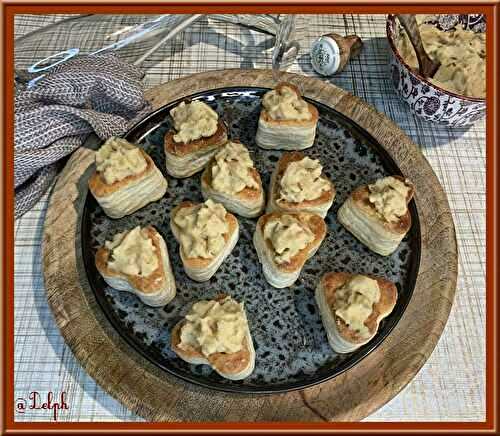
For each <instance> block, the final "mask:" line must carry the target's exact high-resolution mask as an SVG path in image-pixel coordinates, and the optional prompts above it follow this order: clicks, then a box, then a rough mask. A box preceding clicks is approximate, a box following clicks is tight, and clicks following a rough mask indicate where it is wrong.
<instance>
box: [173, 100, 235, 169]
mask: <svg viewBox="0 0 500 436" xmlns="http://www.w3.org/2000/svg"><path fill="white" fill-rule="evenodd" d="M170 116H171V117H172V120H173V122H174V129H172V130H169V131H168V132H167V134H166V135H165V138H164V150H165V164H166V167H167V172H168V174H170V175H171V176H173V177H178V178H183V177H189V176H191V175H193V174H195V173H197V172H198V171H201V170H202V169H203V168H204V167H205V165H206V164H207V162H208V161H209V160H210V159H211V158H212V157H213V156H214V154H215V153H216V152H217V150H218V149H219V148H220V147H222V146H223V145H224V144H225V143H226V142H227V129H226V126H225V124H224V122H223V121H222V120H221V119H220V118H219V115H218V114H217V112H215V111H214V110H213V109H212V108H211V107H210V106H208V105H207V104H206V103H204V102H202V101H193V102H185V101H183V102H182V103H180V104H179V105H178V106H176V107H175V108H173V109H172V110H171V111H170Z"/></svg>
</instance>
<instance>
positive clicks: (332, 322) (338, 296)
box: [315, 272, 398, 353]
mask: <svg viewBox="0 0 500 436" xmlns="http://www.w3.org/2000/svg"><path fill="white" fill-rule="evenodd" d="M315 298H316V303H317V305H318V307H319V310H320V314H321V320H322V321H323V326H324V327H325V330H326V334H327V337H328V343H329V344H330V346H331V347H332V349H333V350H334V351H335V352H337V353H350V352H352V351H354V350H356V349H358V348H359V347H361V346H362V345H364V344H366V343H368V342H369V341H371V340H372V339H373V337H374V336H375V335H376V334H377V330H378V326H379V324H380V321H382V319H384V318H385V317H386V316H388V315H389V314H390V313H391V312H392V310H393V309H394V306H395V305H396V301H397V298H398V292H397V288H396V285H394V283H392V282H391V281H389V280H386V279H383V278H380V277H374V276H364V275H359V274H349V273H345V272H337V273H335V272H329V273H326V274H325V275H324V276H323V277H322V278H321V280H320V282H319V284H318V286H317V288H316V292H315Z"/></svg>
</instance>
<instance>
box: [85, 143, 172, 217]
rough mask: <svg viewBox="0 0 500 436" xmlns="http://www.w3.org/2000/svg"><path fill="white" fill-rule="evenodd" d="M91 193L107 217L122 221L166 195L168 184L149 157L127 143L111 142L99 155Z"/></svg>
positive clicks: (90, 186) (91, 181)
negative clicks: (123, 218) (126, 216)
mask: <svg viewBox="0 0 500 436" xmlns="http://www.w3.org/2000/svg"><path fill="white" fill-rule="evenodd" d="M95 163H96V170H95V172H94V174H92V176H91V177H90V179H89V189H90V192H92V195H93V196H94V197H95V199H96V200H97V202H98V203H99V204H100V206H101V207H102V209H103V210H104V212H105V213H106V215H108V216H109V217H111V218H121V217H123V216H125V215H129V214H131V213H132V212H135V211H136V210H139V209H141V208H142V207H144V206H145V205H146V204H148V203H151V202H153V201H156V200H158V199H160V198H161V197H163V195H165V192H166V191H167V180H166V179H165V177H163V175H162V173H161V172H160V170H159V169H158V168H157V167H156V165H155V164H154V162H153V160H152V159H151V158H150V157H149V155H148V154H147V153H146V152H145V151H144V150H143V149H142V148H139V147H138V146H136V145H134V144H131V143H130V142H128V141H127V140H125V139H122V138H117V137H112V138H109V139H108V140H107V141H106V142H105V143H104V144H103V145H102V146H101V148H99V150H98V151H97V152H96V154H95Z"/></svg>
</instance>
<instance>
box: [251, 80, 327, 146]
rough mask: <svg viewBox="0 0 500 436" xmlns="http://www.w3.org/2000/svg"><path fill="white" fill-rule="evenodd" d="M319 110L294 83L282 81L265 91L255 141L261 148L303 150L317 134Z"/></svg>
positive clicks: (312, 141) (311, 142) (310, 144)
mask: <svg viewBox="0 0 500 436" xmlns="http://www.w3.org/2000/svg"><path fill="white" fill-rule="evenodd" d="M318 117H319V114H318V110H317V109H316V108H315V107H314V106H313V105H312V104H310V103H307V102H306V101H305V100H303V99H302V96H301V95H300V91H299V90H298V88H297V87H296V86H295V85H292V84H290V83H279V84H278V85H277V86H276V88H275V89H273V90H271V91H269V92H267V93H266V94H264V97H263V98H262V109H261V111H260V116H259V124H258V128H257V135H256V137H255V142H256V143H257V145H258V146H259V147H262V148H267V149H281V150H303V149H304V148H308V147H311V146H312V145H313V143H314V137H315V136H316V126H317V124H318Z"/></svg>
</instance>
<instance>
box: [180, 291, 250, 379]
mask: <svg viewBox="0 0 500 436" xmlns="http://www.w3.org/2000/svg"><path fill="white" fill-rule="evenodd" d="M171 347H172V350H173V351H174V352H175V353H176V354H177V355H178V356H179V357H180V358H181V359H182V360H185V361H186V362H189V363H192V364H195V365H209V366H210V367H211V368H212V369H213V370H214V371H216V372H217V373H218V374H220V375H221V376H222V377H225V378H228V379H230V380H241V379H244V378H246V377H248V376H249V375H250V374H251V373H252V372H253V370H254V368H255V349H254V346H253V342H252V336H251V334H250V329H249V327H248V321H247V316H246V313H245V308H244V307H243V303H238V302H237V301H236V300H234V299H232V298H231V297H229V296H225V295H219V296H218V297H216V298H215V299H214V300H201V301H198V302H197V303H194V304H193V305H192V306H191V309H190V310H189V312H188V313H187V315H186V316H185V317H184V319H183V320H181V321H180V322H179V323H177V324H176V325H175V327H174V328H173V330H172V334H171Z"/></svg>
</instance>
